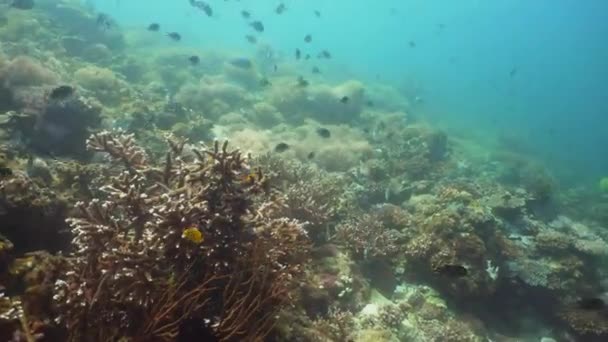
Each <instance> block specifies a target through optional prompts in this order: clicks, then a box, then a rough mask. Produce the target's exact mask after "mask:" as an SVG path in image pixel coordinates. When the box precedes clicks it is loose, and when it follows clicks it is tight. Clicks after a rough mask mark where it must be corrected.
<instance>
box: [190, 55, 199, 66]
mask: <svg viewBox="0 0 608 342" xmlns="http://www.w3.org/2000/svg"><path fill="white" fill-rule="evenodd" d="M188 60H189V61H190V64H192V65H197V64H198V63H200V62H201V59H200V57H198V56H190V57H189V58H188Z"/></svg>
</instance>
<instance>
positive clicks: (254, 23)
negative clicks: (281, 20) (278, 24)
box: [249, 20, 264, 32]
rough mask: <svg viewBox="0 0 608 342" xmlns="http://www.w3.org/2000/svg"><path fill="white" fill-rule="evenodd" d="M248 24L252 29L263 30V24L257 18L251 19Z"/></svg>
mask: <svg viewBox="0 0 608 342" xmlns="http://www.w3.org/2000/svg"><path fill="white" fill-rule="evenodd" d="M249 26H251V27H253V29H254V30H256V31H258V32H264V24H262V22H261V21H259V20H256V21H252V22H251V23H250V24H249Z"/></svg>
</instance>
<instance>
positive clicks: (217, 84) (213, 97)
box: [175, 76, 249, 119]
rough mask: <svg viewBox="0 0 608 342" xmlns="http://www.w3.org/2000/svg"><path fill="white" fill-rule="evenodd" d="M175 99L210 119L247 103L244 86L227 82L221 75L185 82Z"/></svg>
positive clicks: (247, 97) (247, 98)
mask: <svg viewBox="0 0 608 342" xmlns="http://www.w3.org/2000/svg"><path fill="white" fill-rule="evenodd" d="M175 99H176V100H177V101H178V102H180V103H182V104H183V105H185V106H187V107H189V108H192V109H194V110H195V111H198V112H202V113H204V114H205V115H206V116H207V117H209V118H210V119H218V118H219V117H220V116H221V115H222V114H225V113H228V112H230V111H236V110H238V109H239V108H240V107H242V106H243V105H245V104H247V103H249V96H248V95H247V92H246V91H245V89H244V88H241V87H239V86H237V85H234V84H231V83H229V82H227V81H226V80H225V79H224V78H222V77H210V76H205V77H203V78H201V80H200V82H199V83H198V84H186V85H184V86H183V87H181V88H180V89H179V91H178V92H177V94H176V95H175Z"/></svg>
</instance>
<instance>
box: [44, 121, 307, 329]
mask: <svg viewBox="0 0 608 342" xmlns="http://www.w3.org/2000/svg"><path fill="white" fill-rule="evenodd" d="M170 145H171V151H170V152H169V153H168V154H167V157H166V158H165V162H164V163H163V164H162V166H158V167H157V166H154V165H153V164H151V162H150V161H149V159H148V158H147V156H146V155H145V153H144V152H143V151H142V150H141V149H139V148H138V147H137V145H135V143H134V140H133V139H132V137H130V136H127V135H122V134H116V133H108V132H102V133H100V134H97V135H94V136H93V137H92V138H91V140H90V141H89V146H90V147H91V148H93V149H97V150H101V151H104V152H106V153H108V154H109V155H110V157H111V159H112V160H113V161H115V162H118V163H121V164H122V165H123V170H124V171H122V172H118V173H114V174H113V175H112V176H111V178H110V179H108V180H107V181H106V185H105V186H104V187H102V189H101V190H102V192H103V193H105V196H104V197H103V198H99V199H94V200H92V201H90V202H89V203H79V204H78V205H77V208H78V210H79V211H80V214H79V215H78V216H77V217H73V218H71V219H69V222H70V224H71V226H72V227H73V231H74V235H75V237H74V241H73V243H74V247H75V251H74V253H73V254H72V256H71V263H70V267H69V270H68V271H67V272H66V273H65V276H64V277H62V279H60V280H58V281H57V283H56V295H55V300H56V302H57V304H58V306H59V307H60V308H61V316H60V317H59V318H60V322H62V323H63V324H65V325H66V326H67V328H68V331H69V332H70V340H80V339H81V338H82V337H83V336H84V334H86V336H96V338H97V339H101V340H105V339H108V338H119V337H131V338H135V339H137V338H140V339H143V340H167V341H168V340H173V339H175V337H176V336H177V335H178V334H179V333H180V331H183V330H184V329H188V326H189V325H190V324H195V325H197V326H204V327H205V328H204V329H205V330H206V333H207V334H211V335H214V336H216V338H218V339H220V340H222V341H229V340H234V339H251V340H255V339H257V338H262V337H263V336H265V335H266V334H268V332H269V331H270V329H271V328H272V327H273V326H274V322H275V319H276V313H277V312H278V311H277V310H279V309H280V308H281V307H282V305H284V304H285V303H287V302H288V301H289V298H290V293H291V290H292V287H293V285H295V284H296V282H297V280H298V279H299V277H300V275H301V274H302V271H303V270H302V267H301V263H302V262H304V261H305V256H306V254H307V243H306V238H305V235H304V231H303V229H302V227H301V225H300V224H299V223H298V222H297V221H292V220H287V219H283V218H280V217H277V216H276V215H275V213H276V211H274V210H273V209H272V208H274V206H273V205H272V204H271V203H270V202H268V201H272V199H268V200H264V196H265V195H264V186H263V183H264V175H263V174H262V173H261V172H260V171H258V172H257V173H256V175H255V178H254V179H255V182H253V183H250V182H244V181H243V175H245V174H247V173H248V172H249V171H248V169H247V166H246V162H245V160H244V159H243V158H242V157H241V155H240V153H239V152H238V151H229V150H228V149H227V145H226V144H224V145H219V144H218V143H216V144H215V145H214V147H213V148H212V149H202V150H195V153H194V157H195V158H192V157H185V156H184V157H183V156H180V154H181V151H182V149H183V146H184V144H183V143H176V142H175V141H171V142H170ZM254 197H259V200H256V201H254V200H253V199H254ZM254 203H258V204H254ZM188 227H195V228H193V229H197V230H200V232H201V233H202V236H203V237H204V239H203V242H202V243H200V244H198V243H193V242H192V241H189V240H187V239H184V238H182V233H183V231H184V229H186V228H188ZM192 320H194V321H195V322H197V323H192Z"/></svg>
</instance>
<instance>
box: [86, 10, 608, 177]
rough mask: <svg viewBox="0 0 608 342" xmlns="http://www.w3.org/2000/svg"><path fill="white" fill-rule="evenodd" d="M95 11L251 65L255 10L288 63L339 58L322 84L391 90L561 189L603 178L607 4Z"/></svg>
mask: <svg viewBox="0 0 608 342" xmlns="http://www.w3.org/2000/svg"><path fill="white" fill-rule="evenodd" d="M92 3H93V4H94V5H95V6H96V8H97V9H98V10H99V11H102V12H106V13H110V14H111V15H112V16H113V17H115V18H116V19H117V20H118V21H119V22H120V25H123V26H125V27H128V28H137V27H141V28H142V29H143V28H145V27H146V26H147V25H148V24H149V23H150V22H158V23H160V24H161V30H171V31H177V32H180V33H182V36H183V41H182V42H180V43H179V44H182V45H189V46H194V47H197V48H201V49H216V48H221V49H229V50H234V51H235V53H236V54H240V55H244V56H247V55H252V54H253V53H254V51H255V48H254V47H253V46H251V45H250V44H248V43H247V42H246V41H245V39H244V35H245V34H248V33H250V31H251V30H250V29H249V28H248V27H247V24H246V21H244V20H243V18H242V17H241V15H240V11H241V10H248V11H250V12H251V14H252V16H253V17H254V18H256V19H259V20H261V21H262V22H263V23H264V25H265V27H266V30H265V32H264V33H262V34H259V35H258V38H259V39H260V41H261V42H264V43H267V44H270V45H271V46H272V47H273V49H275V50H276V51H278V52H279V53H282V54H284V55H286V56H290V55H292V54H293V51H294V49H295V48H300V49H302V50H305V44H304V43H303V41H302V39H303V37H304V36H305V35H306V34H311V35H312V37H313V42H312V44H310V46H311V49H312V50H314V51H317V50H320V49H328V50H329V51H331V53H332V55H333V57H334V58H333V59H332V60H330V61H324V62H323V64H322V65H321V66H320V67H321V69H323V70H324V71H325V72H326V76H327V74H329V75H331V76H333V77H334V78H336V79H349V78H358V79H362V80H366V81H367V82H369V83H374V82H379V83H385V84H391V85H393V86H395V87H397V88H398V89H399V90H400V91H401V92H402V93H403V94H404V95H406V96H407V97H408V99H409V100H410V101H413V100H414V99H415V98H416V97H418V99H421V100H422V102H421V103H420V105H417V106H415V108H414V109H413V110H412V111H413V112H414V113H415V114H416V115H417V116H419V117H422V118H428V120H430V121H432V122H433V123H434V124H442V125H443V126H444V127H446V128H447V129H449V130H452V131H456V132H459V133H460V134H463V135H467V136H474V137H478V138H479V139H490V140H491V139H493V138H495V137H496V136H500V135H508V136H509V137H511V138H512V139H516V140H518V141H519V142H521V144H522V145H525V146H526V149H527V150H529V151H532V152H534V155H535V157H537V158H540V159H542V160H543V161H544V162H546V163H547V164H548V165H549V167H550V169H551V170H552V171H553V173H555V175H556V176H559V177H562V179H563V180H568V181H575V182H576V181H583V182H593V181H595V180H596V179H597V177H600V176H602V175H604V174H607V173H608V160H607V159H606V153H605V146H608V134H607V133H606V127H607V126H608V124H607V123H606V119H605V116H606V115H608V114H607V113H608V102H607V101H606V100H605V96H606V93H607V91H608V85H607V84H606V79H608V65H607V64H608V44H606V35H607V34H608V20H606V12H607V11H608V3H606V2H605V1H601V0H590V1H585V2H584V3H581V2H577V1H569V0H564V1H557V2H555V1H544V0H543V1H525V0H515V1H479V0H466V1H457V2H446V1H377V2H370V1H331V2H329V1H296V0H293V1H285V2H284V3H285V5H286V7H287V10H286V11H285V12H284V13H283V14H282V15H277V14H276V13H275V12H274V10H275V8H276V6H277V5H278V4H279V2H277V1H264V2H255V1H245V0H243V1H210V2H209V3H210V5H211V6H212V8H213V10H214V14H213V17H212V18H208V17H206V16H205V15H204V14H203V13H202V12H201V11H198V10H196V9H194V8H192V7H191V6H190V5H189V4H188V2H187V1H155V2H154V3H151V2H150V1H143V0H130V1H128V0H118V1H92ZM314 10H318V11H320V13H321V17H320V18H318V17H316V16H315V15H314V13H313V11H314ZM410 41H411V42H414V43H415V47H412V46H410V44H409V42H410ZM167 44H173V43H171V42H169V43H167Z"/></svg>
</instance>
